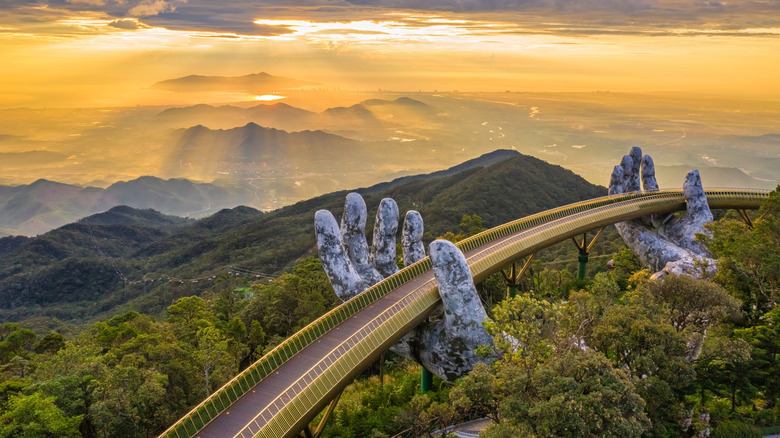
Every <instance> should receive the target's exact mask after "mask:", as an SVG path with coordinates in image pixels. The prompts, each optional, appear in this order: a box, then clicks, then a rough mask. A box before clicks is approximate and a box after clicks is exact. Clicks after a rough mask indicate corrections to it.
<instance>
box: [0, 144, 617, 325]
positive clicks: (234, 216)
mask: <svg viewBox="0 0 780 438" xmlns="http://www.w3.org/2000/svg"><path fill="white" fill-rule="evenodd" d="M357 191H358V192H360V193H362V194H364V197H365V199H366V203H367V205H368V206H369V217H370V218H373V217H374V214H375V211H376V206H377V204H378V203H379V200H380V199H381V198H383V197H392V198H394V199H395V200H396V201H397V202H398V205H399V208H400V210H401V212H402V214H403V212H405V211H407V210H409V209H416V210H418V211H420V213H421V214H422V215H423V218H424V220H425V227H426V228H425V229H426V232H425V240H426V244H427V243H428V242H430V241H431V240H433V239H435V238H436V237H437V236H439V235H442V234H444V233H445V232H447V231H455V232H457V231H458V228H459V223H460V220H461V218H462V216H463V215H464V214H478V215H480V216H481V217H482V218H483V219H484V223H483V225H484V226H486V227H492V226H496V225H500V224H502V223H504V222H507V221H509V220H512V219H516V218H519V217H523V216H526V215H529V214H532V213H535V212H538V211H542V210H546V209H549V208H552V207H556V206H559V205H564V204H568V203H572V202H576V201H579V200H583V199H589V198H593V197H597V196H603V195H605V194H606V192H607V190H606V188H604V187H599V186H595V185H593V184H590V183H588V182H587V181H585V180H584V179H582V178H581V177H579V176H577V175H575V174H574V173H572V172H570V171H568V170H565V169H563V168H561V167H559V166H555V165H550V164H548V163H546V162H544V161H541V160H539V159H536V158H532V157H529V156H525V155H521V154H519V153H515V152H511V151H496V152H493V153H491V154H487V155H485V156H482V157H480V158H478V159H475V160H471V161H470V162H467V163H464V165H461V166H458V167H457V168H455V169H453V170H452V171H449V172H448V171H445V172H439V173H435V174H431V175H427V176H421V177H415V178H408V177H407V178H405V179H401V180H397V181H394V182H391V183H383V184H380V185H377V186H374V187H369V188H364V189H358V190H357ZM346 193H347V191H343V192H337V193H331V194H328V195H324V196H320V197H317V198H314V199H310V200H308V201H303V202H299V203H297V204H294V205H291V206H288V207H285V208H282V209H279V210H276V211H274V212H271V213H266V214H262V213H260V212H258V211H257V210H254V209H250V208H247V207H238V208H235V209H231V210H223V211H221V212H219V213H217V214H215V215H213V216H211V217H208V218H205V219H202V220H199V221H195V222H189V223H182V222H177V221H175V220H172V219H164V218H162V219H161V218H158V220H151V219H150V218H151V217H152V216H150V213H149V212H148V211H145V212H140V211H138V210H133V209H129V208H127V207H123V208H122V209H120V210H119V211H114V210H112V212H113V213H112V214H110V215H103V216H99V217H92V218H88V219H86V220H84V221H81V222H80V223H77V224H71V225H67V226H64V227H62V228H59V229H56V230H53V231H51V232H49V233H46V234H44V235H41V236H39V237H36V238H32V239H28V240H26V241H23V242H19V241H18V240H17V241H13V242H11V241H9V242H3V240H2V239H0V248H3V252H2V254H0V261H1V262H2V263H0V322H5V321H18V320H22V319H27V318H31V317H38V320H39V321H43V320H44V319H45V318H44V319H41V318H40V317H53V318H58V319H60V320H64V321H71V322H74V323H81V322H86V321H88V320H91V319H93V318H96V317H106V316H110V315H112V314H115V313H117V312H119V311H122V310H128V309H135V310H139V311H143V312H146V313H157V312H160V311H162V310H164V309H165V308H166V307H167V306H168V305H170V304H171V303H172V302H173V301H174V300H176V299H178V298H180V297H182V296H186V295H192V294H200V293H202V292H204V291H206V290H209V289H210V288H211V287H213V284H214V280H215V279H216V278H217V277H219V276H220V275H223V274H227V273H228V272H233V273H235V272H241V273H244V275H246V276H247V277H249V279H250V280H255V279H259V278H263V277H264V276H266V275H278V274H279V273H280V272H282V271H283V270H284V269H285V268H289V267H290V266H291V265H292V264H293V263H294V262H295V261H296V260H299V259H300V258H301V257H304V256H306V255H308V254H312V253H314V252H315V249H316V248H315V242H314V232H313V225H312V224H313V217H314V212H315V211H316V210H318V209H322V208H327V209H330V210H331V211H333V213H334V214H335V215H336V217H340V216H341V211H342V209H343V202H344V195H345V194H346ZM160 216H161V217H162V215H160ZM372 222H373V220H369V225H368V227H369V228H370V227H371V226H372ZM369 234H370V231H369Z"/></svg>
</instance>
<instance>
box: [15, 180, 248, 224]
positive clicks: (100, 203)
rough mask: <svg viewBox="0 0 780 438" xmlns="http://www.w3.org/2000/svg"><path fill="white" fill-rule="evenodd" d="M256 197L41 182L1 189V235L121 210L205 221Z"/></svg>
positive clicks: (196, 186)
mask: <svg viewBox="0 0 780 438" xmlns="http://www.w3.org/2000/svg"><path fill="white" fill-rule="evenodd" d="M255 196H256V193H255V190H254V189H252V188H251V187H249V186H240V185H236V184H227V183H226V184H224V185H217V184H206V183H196V182H192V181H189V180H186V179H168V180H163V179H160V178H156V177H152V176H144V177H141V178H137V179H135V180H132V181H125V182H117V183H114V184H112V185H110V186H109V187H107V188H105V189H103V188H99V187H81V186H77V185H71V184H61V183H57V182H53V181H47V180H44V179H40V180H38V181H35V182H34V183H32V184H26V185H20V186H0V232H2V233H4V234H7V235H8V234H10V235H26V236H34V235H37V234H41V233H45V232H47V231H49V230H51V229H53V228H57V227H60V226H62V225H65V224H68V223H71V222H75V221H77V220H79V219H81V218H83V217H85V216H89V215H91V214H95V213H98V212H102V211H105V210H108V209H110V208H111V207H114V206H117V205H127V206H131V207H136V208H141V209H145V208H152V209H155V210H158V211H161V212H163V213H165V214H171V215H177V216H189V217H203V216H207V215H209V214H213V213H214V212H216V211H219V210H220V209H222V208H226V207H234V206H236V205H241V204H250V205H251V204H252V203H253V202H254V201H255Z"/></svg>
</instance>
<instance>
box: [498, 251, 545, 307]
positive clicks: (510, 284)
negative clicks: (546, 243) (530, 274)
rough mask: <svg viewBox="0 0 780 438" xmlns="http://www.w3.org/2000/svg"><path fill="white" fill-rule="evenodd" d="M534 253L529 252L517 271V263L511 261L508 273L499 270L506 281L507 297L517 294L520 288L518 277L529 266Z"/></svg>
mask: <svg viewBox="0 0 780 438" xmlns="http://www.w3.org/2000/svg"><path fill="white" fill-rule="evenodd" d="M535 255H536V254H531V255H530V256H528V258H527V259H526V260H525V263H524V264H523V267H522V268H520V270H519V271H518V270H517V263H512V267H511V268H509V273H507V272H506V271H504V270H502V271H501V275H503V276H504V282H506V295H507V297H509V298H514V297H516V296H517V292H518V291H519V289H520V278H521V277H522V276H523V274H525V271H527V270H528V268H529V267H530V266H531V262H532V261H533V259H534V256H535Z"/></svg>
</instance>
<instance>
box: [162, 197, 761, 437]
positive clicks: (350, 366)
mask: <svg viewBox="0 0 780 438" xmlns="http://www.w3.org/2000/svg"><path fill="white" fill-rule="evenodd" d="M706 193H707V199H708V202H709V205H710V207H711V208H714V209H717V208H732V209H755V208H758V206H759V205H760V203H761V202H762V201H763V200H764V199H766V198H767V197H768V196H769V191H768V190H755V189H712V190H707V191H706ZM684 209H685V198H684V197H683V194H682V190H661V191H657V192H650V193H630V194H623V195H616V196H606V197H602V198H596V199H591V200H588V201H582V202H578V203H574V204H570V205H567V206H563V207H559V208H555V209H552V210H547V211H545V212H542V213H537V214H534V215H531V216H527V217H525V218H522V219H518V220H515V221H513V222H509V223H507V224H504V225H501V226H498V227H496V228H492V229H490V230H487V231H485V232H483V233H480V234H478V235H476V236H473V237H470V238H468V239H465V240H463V241H461V242H458V244H457V245H458V247H459V248H460V249H461V250H462V251H463V252H464V255H465V256H466V260H467V261H468V263H469V267H470V269H471V272H472V275H473V276H474V281H475V282H479V281H482V280H483V279H485V278H486V277H487V276H489V275H490V274H492V273H494V272H496V271H498V270H499V269H501V267H503V266H504V265H506V264H507V263H509V262H512V261H514V260H516V259H518V258H520V257H523V256H526V255H530V254H533V253H535V252H537V251H538V250H540V249H542V248H545V247H548V246H550V245H552V244H554V243H557V242H559V241H562V240H566V239H569V238H570V237H573V236H576V235H579V234H582V233H585V232H587V231H589V230H591V229H594V228H599V227H602V226H605V225H609V224H613V223H615V222H620V221H624V220H629V219H635V218H638V217H641V216H645V215H648V214H663V213H671V212H674V211H679V210H684ZM440 301H441V300H440V298H439V294H438V288H437V285H436V280H435V279H434V277H433V272H432V270H431V264H430V259H428V258H427V257H426V258H425V259H423V260H421V261H419V262H417V263H415V264H414V265H412V266H409V267H406V268H404V269H402V270H401V271H399V272H398V273H396V274H394V275H393V276H391V277H388V278H386V279H385V280H383V281H382V282H380V283H378V284H376V285H374V286H372V287H371V288H369V289H368V290H366V291H365V292H363V293H361V294H360V295H358V296H356V297H355V298H353V299H351V300H349V301H347V302H346V303H344V304H342V305H340V306H338V307H336V308H334V309H333V310H331V311H330V312H328V313H326V314H325V315H323V316H322V317H320V318H319V319H317V320H316V321H314V322H312V323H311V324H309V325H308V326H306V327H305V328H303V329H302V330H300V331H299V332H298V333H296V334H294V335H293V336H291V337H290V338H288V339H287V340H286V341H285V342H283V343H282V344H280V345H278V346H277V347H276V348H274V349H273V350H272V351H271V352H269V353H268V354H267V355H265V356H263V357H262V358H260V359H259V360H258V361H257V362H255V363H254V364H253V365H251V366H250V367H249V368H247V369H246V370H244V371H243V372H241V373H240V374H239V375H237V376H236V377H235V378H233V379H232V380H230V381H229V382H228V383H226V384H225V385H224V386H223V387H222V388H220V389H219V390H218V391H216V392H215V393H214V394H212V395H211V396H210V397H208V398H207V399H206V400H204V401H203V402H202V403H200V404H199V405H198V406H196V407H195V408H194V409H193V410H192V411H190V412H189V413H188V414H187V415H185V416H184V417H183V418H181V419H180V420H179V421H177V422H176V423H174V424H173V425H172V426H171V427H170V428H168V430H166V431H165V432H163V433H162V434H161V435H160V437H161V438H169V437H176V438H184V437H202V438H208V437H269V438H271V437H273V438H279V437H294V436H298V435H299V433H300V432H301V431H302V430H303V429H304V428H306V426H307V425H308V424H309V422H310V421H311V420H312V419H313V418H314V417H316V416H317V414H318V413H319V412H320V411H321V410H322V409H323V408H324V407H325V406H327V404H328V403H329V402H330V400H332V399H333V398H335V397H336V396H337V395H338V394H339V393H340V392H341V391H342V390H343V388H344V387H346V386H347V385H348V384H349V383H350V382H351V381H352V380H353V379H354V378H355V377H356V376H357V375H358V374H359V373H360V372H362V371H363V370H364V369H365V368H366V367H368V365H370V364H371V363H372V362H374V361H375V360H376V359H377V358H379V356H380V355H381V354H382V352H384V351H385V350H386V349H387V348H389V347H390V346H391V345H393V344H394V343H395V342H397V341H398V340H399V339H400V338H401V337H402V336H403V335H404V334H406V333H407V332H408V331H409V330H411V329H412V328H413V327H414V326H416V325H417V324H419V323H420V322H422V321H423V320H424V319H425V318H426V317H427V316H428V315H429V314H430V313H431V312H433V310H434V309H436V307H437V306H438V305H439V303H440Z"/></svg>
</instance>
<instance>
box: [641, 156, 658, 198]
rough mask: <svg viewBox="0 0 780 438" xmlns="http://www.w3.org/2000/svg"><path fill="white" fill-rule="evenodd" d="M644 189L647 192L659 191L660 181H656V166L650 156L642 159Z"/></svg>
mask: <svg viewBox="0 0 780 438" xmlns="http://www.w3.org/2000/svg"><path fill="white" fill-rule="evenodd" d="M642 188H643V190H644V191H645V192H654V191H657V190H658V181H656V179H655V164H654V163H653V158H652V157H651V156H650V155H645V156H644V157H642Z"/></svg>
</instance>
